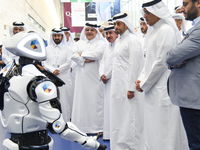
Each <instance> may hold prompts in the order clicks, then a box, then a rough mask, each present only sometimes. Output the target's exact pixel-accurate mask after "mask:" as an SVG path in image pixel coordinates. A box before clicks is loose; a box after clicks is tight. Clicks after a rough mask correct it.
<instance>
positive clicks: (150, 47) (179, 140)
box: [136, 0, 188, 150]
mask: <svg viewBox="0 0 200 150" xmlns="http://www.w3.org/2000/svg"><path fill="white" fill-rule="evenodd" d="M142 8H143V9H142V13H143V16H144V18H145V19H146V22H147V24H149V25H150V26H152V27H153V31H152V32H151V35H150V36H149V38H148V39H146V43H145V44H146V48H147V50H146V51H147V55H146V63H145V66H144V68H143V70H142V73H141V74H140V76H139V78H138V80H137V81H136V89H137V90H138V91H139V92H143V93H144V109H145V111H144V117H145V125H144V127H145V146H146V149H149V150H161V149H162V150H188V146H187V139H186V135H185V131H184V128H183V124H182V121H181V118H180V112H179V108H178V107H177V106H175V105H173V104H172V103H171V101H170V98H169V96H168V93H167V80H168V76H169V74H170V71H169V70H168V69H167V67H166V54H167V52H168V51H169V50H170V49H171V48H173V47H175V46H176V45H177V44H178V41H179V39H180V38H181V36H180V34H179V31H178V28H177V26H176V24H175V21H174V19H173V18H172V16H171V14H170V11H169V9H168V8H167V6H166V5H165V4H164V2H163V1H162V0H153V1H152V0H148V1H147V2H146V3H143V5H142ZM177 129H178V130H177Z"/></svg>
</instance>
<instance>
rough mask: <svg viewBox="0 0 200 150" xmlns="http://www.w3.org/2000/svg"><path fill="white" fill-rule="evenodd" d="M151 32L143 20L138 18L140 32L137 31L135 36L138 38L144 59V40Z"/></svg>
mask: <svg viewBox="0 0 200 150" xmlns="http://www.w3.org/2000/svg"><path fill="white" fill-rule="evenodd" d="M151 31H152V27H150V26H149V25H148V24H147V23H146V21H145V19H144V18H143V17H140V30H139V31H138V33H137V35H138V37H139V40H140V42H141V44H142V50H143V53H144V57H146V47H145V44H144V43H145V39H146V38H147V36H149V35H150V34H151Z"/></svg>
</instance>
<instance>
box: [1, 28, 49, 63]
mask: <svg viewBox="0 0 200 150" xmlns="http://www.w3.org/2000/svg"><path fill="white" fill-rule="evenodd" d="M5 48H6V49H7V50H8V51H10V52H11V53H13V54H14V55H17V56H22V57H27V58H31V59H34V60H41V61H42V60H45V59H46V56H47V54H46V49H45V43H44V41H43V39H42V38H41V37H40V36H39V35H38V34H37V33H35V32H33V31H30V32H26V31H24V32H19V33H17V34H15V35H14V36H12V37H11V38H10V39H9V40H7V41H6V43H5Z"/></svg>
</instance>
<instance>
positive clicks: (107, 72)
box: [99, 25, 118, 140]
mask: <svg viewBox="0 0 200 150" xmlns="http://www.w3.org/2000/svg"><path fill="white" fill-rule="evenodd" d="M104 31H105V35H106V39H107V41H108V42H109V43H108V44H107V46H106V49H105V52H104V54H103V58H102V60H101V64H100V68H99V74H100V77H101V80H102V82H103V83H104V84H105V88H104V126H103V139H106V140H109V139H110V86H111V76H112V58H113V53H114V52H113V50H114V46H115V43H116V39H117V38H118V34H117V33H116V32H115V28H114V25H110V26H107V27H105V28H104Z"/></svg>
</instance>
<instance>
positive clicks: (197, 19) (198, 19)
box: [192, 16, 200, 26]
mask: <svg viewBox="0 0 200 150" xmlns="http://www.w3.org/2000/svg"><path fill="white" fill-rule="evenodd" d="M199 21H200V16H199V17H197V18H195V19H194V20H193V22H192V26H195V25H196V24H197V23H198V22H199Z"/></svg>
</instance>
